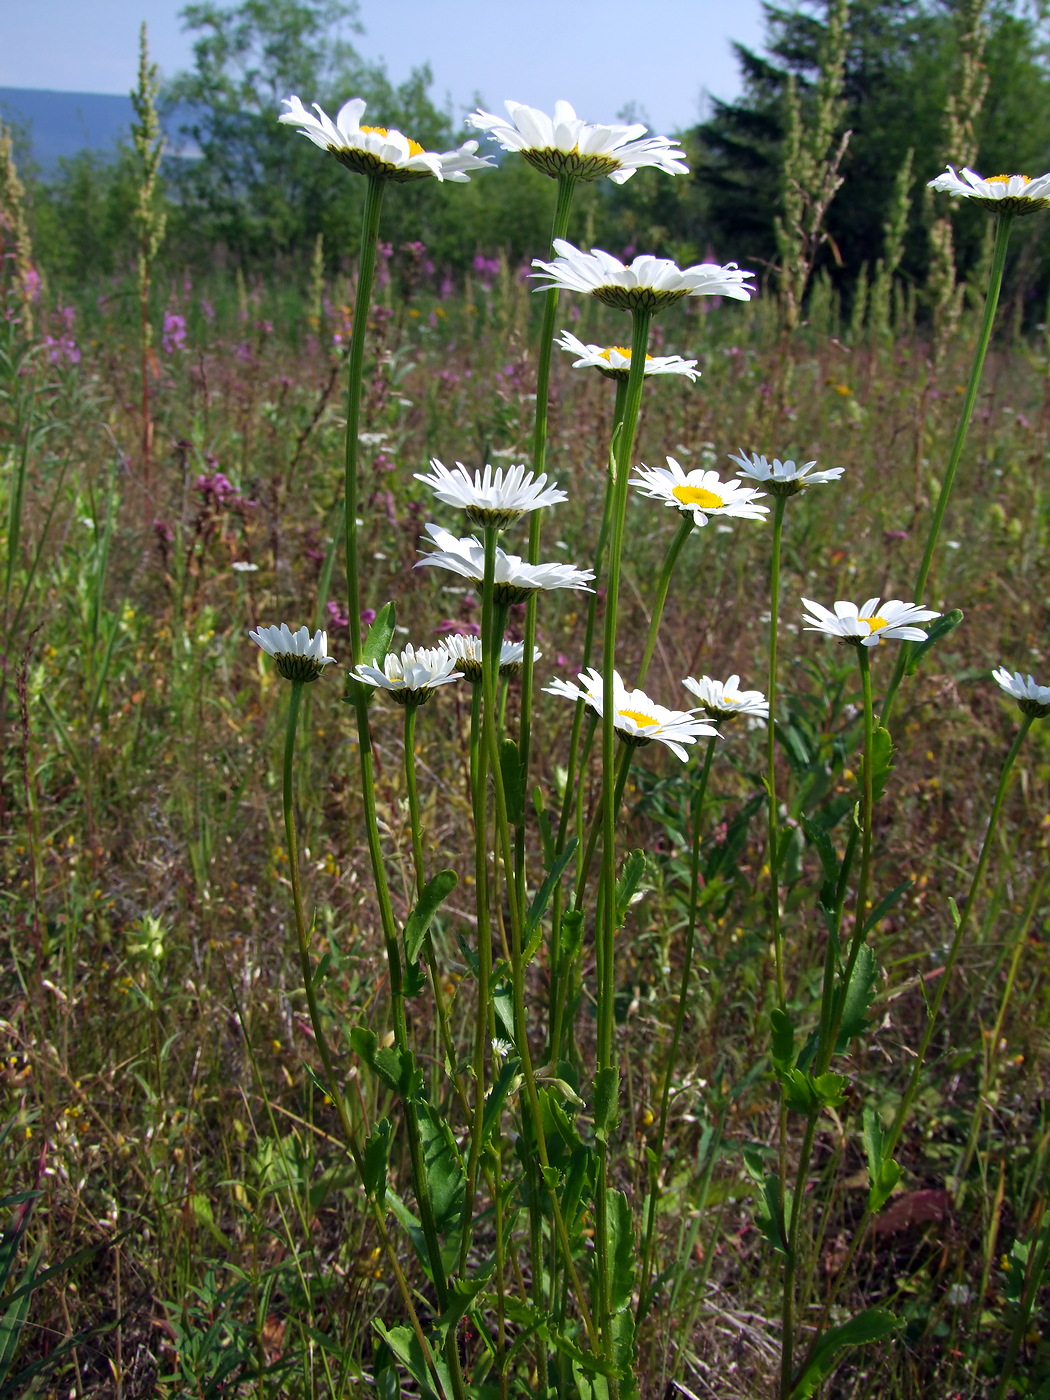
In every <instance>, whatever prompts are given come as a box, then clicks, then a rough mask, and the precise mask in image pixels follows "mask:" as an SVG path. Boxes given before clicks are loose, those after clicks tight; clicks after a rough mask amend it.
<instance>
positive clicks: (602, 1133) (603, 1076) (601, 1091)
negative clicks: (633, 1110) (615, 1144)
mask: <svg viewBox="0 0 1050 1400" xmlns="http://www.w3.org/2000/svg"><path fill="white" fill-rule="evenodd" d="M619 1097H620V1072H619V1070H618V1069H616V1068H615V1066H613V1065H606V1067H605V1068H604V1069H600V1070H599V1071H598V1073H597V1074H596V1075H595V1076H594V1135H595V1137H596V1138H598V1139H599V1141H604V1140H605V1137H606V1136H607V1134H608V1132H609V1129H610V1128H613V1127H615V1126H616V1122H617V1119H618V1118H619V1116H620V1104H619Z"/></svg>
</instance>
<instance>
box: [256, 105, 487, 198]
mask: <svg viewBox="0 0 1050 1400" xmlns="http://www.w3.org/2000/svg"><path fill="white" fill-rule="evenodd" d="M282 105H283V106H285V107H287V108H288V110H287V112H282V113H281V115H280V116H279V117H278V118H277V120H278V121H279V122H283V123H284V124H285V125H286V126H294V127H295V128H296V130H297V131H299V132H300V133H301V134H302V135H303V136H305V137H307V138H308V139H309V140H310V141H312V142H313V143H314V145H315V146H320V148H321V150H322V151H328V152H329V154H330V155H333V156H335V158H336V160H337V161H339V162H340V163H341V164H342V165H345V166H346V168H347V169H348V170H353V171H355V172H356V173H357V174H358V175H375V176H378V177H380V178H381V179H384V180H394V181H396V182H397V183H398V184H404V183H405V182H406V181H408V180H421V179H426V178H427V177H428V176H433V177H434V178H435V179H437V180H455V181H456V182H457V183H460V184H462V183H463V182H464V181H465V180H469V179H470V171H472V170H488V169H490V168H491V166H492V164H493V162H492V161H491V160H488V159H487V158H486V157H483V156H477V155H475V154H474V152H475V151H476V150H477V149H478V143H477V142H476V141H467V142H465V143H464V144H463V145H462V146H460V147H459V149H458V150H455V151H443V152H439V151H425V150H424V149H423V147H422V146H421V145H420V144H419V142H418V141H413V140H412V138H411V137H409V136H405V135H404V134H403V133H402V132H400V131H395V130H393V129H389V128H387V127H385V126H362V125H361V118H362V116H363V115H364V111H365V105H366V104H365V100H364V98H363V97H353V98H351V99H350V101H349V102H344V103H343V105H342V106H341V107H340V108H339V111H338V113H337V114H336V118H335V121H333V120H332V118H331V117H330V116H329V115H328V113H327V112H325V111H324V109H323V108H322V107H321V106H320V105H319V103H317V102H315V103H314V104H313V109H314V112H316V113H317V115H316V116H314V115H313V113H311V112H308V111H307V110H306V108H305V107H304V106H303V104H302V102H300V100H299V98H298V97H286V98H285V99H284V102H283V104H282Z"/></svg>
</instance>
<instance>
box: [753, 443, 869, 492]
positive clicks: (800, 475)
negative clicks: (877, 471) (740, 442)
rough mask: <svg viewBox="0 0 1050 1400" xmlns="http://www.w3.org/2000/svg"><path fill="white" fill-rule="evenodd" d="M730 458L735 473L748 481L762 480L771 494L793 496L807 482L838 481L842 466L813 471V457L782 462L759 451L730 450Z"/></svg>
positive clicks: (816, 483) (803, 488)
mask: <svg viewBox="0 0 1050 1400" xmlns="http://www.w3.org/2000/svg"><path fill="white" fill-rule="evenodd" d="M729 460H730V461H731V462H735V463H736V464H737V466H738V467H739V468H740V470H739V472H737V475H738V476H743V477H746V478H747V479H748V480H749V481H761V483H762V485H763V486H764V487H765V488H766V490H767V491H768V492H769V494H770V495H771V496H796V495H798V493H799V492H800V491H805V489H806V487H807V486H819V485H823V484H824V483H825V482H827V481H838V479H839V477H840V476H841V475H842V473H843V471H845V468H844V467H826V468H825V469H824V470H822V471H819V472H815V471H813V468H814V467H815V466H816V465H817V463H816V458H814V460H813V461H812V462H803V463H802V465H801V466H796V465H795V463H794V462H791V461H788V462H782V461H781V460H780V458H779V457H774V458H773V460H772V462H770V461H769V460H768V459H767V458H765V457H763V456H762V455H761V454H760V453H758V452H752V453H747V452H730V454H729Z"/></svg>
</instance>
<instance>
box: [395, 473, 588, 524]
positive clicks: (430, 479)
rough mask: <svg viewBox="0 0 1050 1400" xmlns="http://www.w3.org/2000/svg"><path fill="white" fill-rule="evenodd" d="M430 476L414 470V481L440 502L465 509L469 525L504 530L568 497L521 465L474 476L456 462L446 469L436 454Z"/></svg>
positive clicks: (543, 478) (544, 477)
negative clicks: (428, 490)
mask: <svg viewBox="0 0 1050 1400" xmlns="http://www.w3.org/2000/svg"><path fill="white" fill-rule="evenodd" d="M430 467H431V471H432V473H433V475H431V476H426V475H424V474H423V473H422V472H416V473H415V477H416V480H417V481H422V482H423V484H424V485H425V486H429V487H430V489H431V490H432V491H433V492H434V495H435V496H436V497H437V498H438V500H439V501H443V502H444V503H445V505H448V506H458V507H459V508H460V510H462V511H465V512H466V516H467V519H468V520H469V521H470V523H471V525H481V526H485V525H494V526H496V527H497V528H498V529H501V530H505V529H506V528H507V526H508V525H513V524H514V522H515V521H516V520H520V519H521V517H522V516H523V515H524V514H525V513H526V512H527V511H530V510H540V509H541V508H542V507H544V506H556V505H560V504H561V503H562V501H567V500H568V499H569V498H568V496H567V495H566V494H565V492H564V491H560V490H559V489H558V488H557V487H556V486H548V485H547V475H546V473H544V474H543V475H542V476H540V477H537V478H536V479H535V480H534V479H533V476H532V472H530V471H526V470H525V468H524V467H523V466H512V467H496V468H495V469H493V468H492V467H490V466H488V465H486V467H485V470H484V472H475V473H474V474H473V476H472V475H471V474H470V472H469V471H468V470H467V468H466V467H465V466H464V465H463V463H462V462H457V463H456V465H455V468H454V469H453V470H452V471H449V469H448V467H446V466H445V464H444V463H443V462H439V461H438V459H437V458H436V457H432V458H431V459H430Z"/></svg>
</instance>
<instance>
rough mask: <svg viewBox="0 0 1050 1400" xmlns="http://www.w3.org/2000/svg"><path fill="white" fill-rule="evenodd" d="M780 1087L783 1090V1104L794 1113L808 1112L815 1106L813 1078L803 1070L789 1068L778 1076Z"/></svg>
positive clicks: (815, 1097)
mask: <svg viewBox="0 0 1050 1400" xmlns="http://www.w3.org/2000/svg"><path fill="white" fill-rule="evenodd" d="M780 1087H781V1089H782V1090H783V1092H784V1102H785V1104H786V1105H787V1106H788V1108H790V1109H793V1110H794V1111H795V1112H796V1113H809V1112H810V1110H811V1109H814V1108H816V1106H817V1096H816V1092H815V1091H814V1088H813V1079H812V1077H811V1076H810V1075H808V1074H807V1073H806V1072H805V1070H801V1069H789V1070H788V1071H787V1072H786V1073H785V1074H782V1075H781V1076H780Z"/></svg>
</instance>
